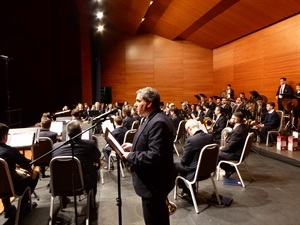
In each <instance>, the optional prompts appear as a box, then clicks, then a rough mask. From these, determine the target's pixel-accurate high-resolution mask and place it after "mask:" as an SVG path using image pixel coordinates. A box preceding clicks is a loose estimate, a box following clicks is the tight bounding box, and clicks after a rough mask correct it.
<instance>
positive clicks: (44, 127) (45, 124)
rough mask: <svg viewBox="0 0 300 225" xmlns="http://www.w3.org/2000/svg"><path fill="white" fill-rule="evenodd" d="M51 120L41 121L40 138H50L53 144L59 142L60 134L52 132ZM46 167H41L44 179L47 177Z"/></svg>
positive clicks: (43, 118)
mask: <svg viewBox="0 0 300 225" xmlns="http://www.w3.org/2000/svg"><path fill="white" fill-rule="evenodd" d="M50 126H51V120H50V119H49V118H48V117H42V119H41V129H40V134H39V136H40V137H48V138H50V139H51V140H52V142H53V144H54V143H56V142H57V136H58V134H57V133H56V132H53V131H50ZM45 170H46V169H45V167H44V166H41V170H40V172H41V176H42V178H45V177H47V176H46V174H45Z"/></svg>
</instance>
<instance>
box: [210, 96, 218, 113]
mask: <svg viewBox="0 0 300 225" xmlns="http://www.w3.org/2000/svg"><path fill="white" fill-rule="evenodd" d="M208 105H209V107H210V108H211V109H212V110H215V108H216V103H214V97H213V96H211V97H209V98H208Z"/></svg>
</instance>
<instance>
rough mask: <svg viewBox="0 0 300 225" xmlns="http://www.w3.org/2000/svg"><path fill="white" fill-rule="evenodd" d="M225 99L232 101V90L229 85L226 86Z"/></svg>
mask: <svg viewBox="0 0 300 225" xmlns="http://www.w3.org/2000/svg"><path fill="white" fill-rule="evenodd" d="M226 97H227V99H234V90H233V89H232V88H231V84H227V90H226Z"/></svg>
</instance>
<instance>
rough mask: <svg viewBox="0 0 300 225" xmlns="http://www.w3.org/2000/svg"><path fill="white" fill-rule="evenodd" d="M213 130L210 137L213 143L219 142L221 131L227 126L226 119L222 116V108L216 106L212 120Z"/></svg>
mask: <svg viewBox="0 0 300 225" xmlns="http://www.w3.org/2000/svg"><path fill="white" fill-rule="evenodd" d="M213 123H214V125H213V129H212V135H213V138H214V141H215V142H220V139H221V133H222V130H223V129H224V128H225V127H226V125H227V118H226V116H224V115H223V108H222V107H221V106H217V107H216V108H215V115H214V120H213Z"/></svg>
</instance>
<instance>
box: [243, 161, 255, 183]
mask: <svg viewBox="0 0 300 225" xmlns="http://www.w3.org/2000/svg"><path fill="white" fill-rule="evenodd" d="M244 163H245V165H246V169H247V170H248V173H249V176H250V178H251V181H253V180H254V179H253V177H252V175H251V172H250V170H249V166H248V164H247V162H246V161H244Z"/></svg>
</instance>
